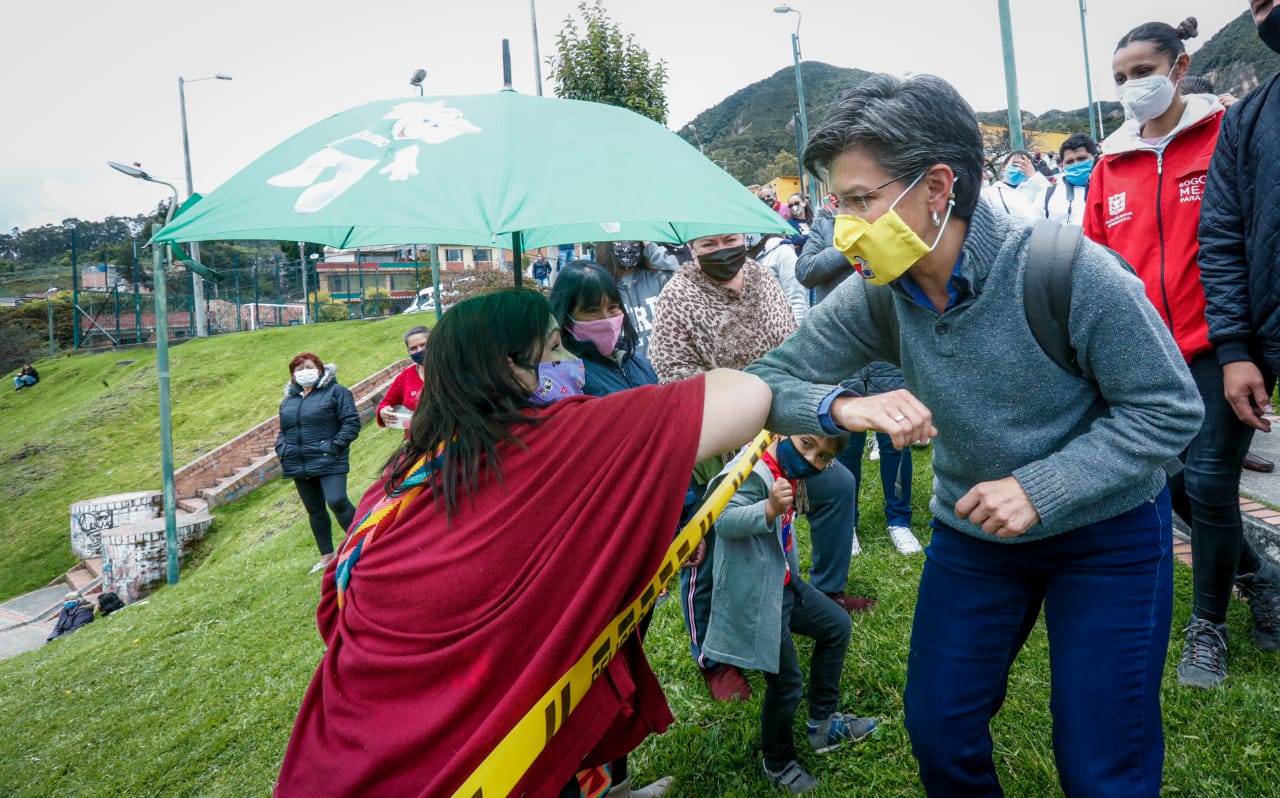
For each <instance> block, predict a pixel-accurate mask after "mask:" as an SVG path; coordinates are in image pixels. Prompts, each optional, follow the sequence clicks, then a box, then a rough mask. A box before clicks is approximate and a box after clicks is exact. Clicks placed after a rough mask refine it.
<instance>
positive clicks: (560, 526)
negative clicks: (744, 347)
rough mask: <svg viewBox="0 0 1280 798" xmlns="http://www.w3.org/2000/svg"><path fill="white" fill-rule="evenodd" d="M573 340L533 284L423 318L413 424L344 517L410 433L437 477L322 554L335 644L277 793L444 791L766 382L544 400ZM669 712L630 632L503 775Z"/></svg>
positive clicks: (625, 594)
mask: <svg viewBox="0 0 1280 798" xmlns="http://www.w3.org/2000/svg"><path fill="white" fill-rule="evenodd" d="M570 357H571V356H570V355H568V354H567V353H565V352H564V351H563V350H562V349H561V348H560V331H559V330H558V329H557V328H556V326H555V321H554V319H553V318H552V316H551V310H550V307H549V306H548V304H547V301H546V300H545V299H544V298H543V297H542V296H541V295H540V294H537V293H534V292H531V291H519V290H514V291H504V292H501V293H497V294H490V295H487V296H481V297H477V298H475V299H471V300H468V301H467V302H463V303H461V304H459V305H457V306H456V307H454V308H453V309H452V310H450V311H449V313H447V314H445V316H444V318H443V319H442V320H441V322H440V324H439V325H438V326H437V327H436V331H435V333H434V334H433V335H432V336H431V346H430V347H429V348H428V350H427V355H426V363H425V364H424V365H425V368H424V372H425V376H426V381H427V384H426V386H425V389H424V391H423V395H422V401H421V404H420V405H419V410H418V412H417V413H416V414H415V415H414V418H413V422H412V426H411V428H410V439H409V440H408V441H406V442H405V444H404V447H403V448H402V449H401V450H400V451H399V452H398V453H397V454H396V456H394V457H393V458H392V459H391V461H390V462H389V463H388V467H387V470H386V473H385V475H384V478H383V479H382V480H380V481H379V482H377V483H376V484H375V485H374V486H373V487H371V488H370V489H369V491H368V492H367V493H366V494H365V496H364V499H363V500H362V501H361V502H360V508H359V510H358V511H357V514H356V517H357V519H363V518H365V516H366V515H368V514H369V513H370V510H371V509H373V508H374V507H376V506H378V505H379V504H386V503H388V502H392V503H394V502H395V495H396V494H397V488H399V487H400V485H401V483H403V482H406V481H408V480H413V479H414V478H415V477H414V466H415V463H417V462H418V461H419V459H420V458H421V456H422V455H424V454H425V453H438V457H437V458H436V460H434V461H433V462H434V466H435V467H434V468H433V469H431V470H430V471H429V472H427V473H428V474H434V477H431V476H428V478H427V481H428V484H429V487H430V489H429V490H426V491H424V492H423V493H422V494H420V495H418V496H417V497H416V498H414V499H412V500H410V501H401V502H400V503H398V504H397V505H396V508H395V509H394V510H393V511H392V512H391V513H388V517H390V518H391V519H392V520H390V522H389V523H386V524H379V526H378V529H377V531H376V533H375V534H373V535H371V536H368V537H364V538H362V537H361V536H360V535H359V532H358V531H357V533H356V534H353V535H352V536H351V537H349V538H348V541H347V543H344V545H343V550H342V552H340V553H339V558H338V560H337V561H335V563H334V565H331V566H330V567H329V568H328V569H327V570H326V572H325V576H324V581H323V588H322V594H321V599H320V606H319V608H318V610H317V613H316V614H317V621H318V625H319V627H320V634H321V637H322V638H323V639H324V641H325V644H326V645H327V646H328V648H327V650H326V652H325V654H324V657H323V659H322V660H321V662H320V666H319V668H318V669H317V670H316V673H315V676H314V677H313V678H312V680H311V684H310V686H309V687H308V689H307V693H306V695H305V697H304V698H303V701H302V707H301V708H300V709H299V712H298V719H297V722H296V724H295V725H294V730H293V735H292V737H291V738H290V741H289V747H288V750H287V751H286V752H285V757H284V762H283V764H282V765H281V771H280V779H279V781H278V782H277V784H276V789H275V795H276V796H278V797H279V798H285V797H286V796H351V795H360V796H367V797H370V798H371V797H373V796H395V798H402V797H405V796H432V797H433V798H434V797H435V796H448V795H452V794H453V792H454V791H455V790H456V789H457V788H458V787H459V786H460V785H461V784H462V783H463V782H464V781H465V780H466V779H467V777H468V776H469V775H470V774H471V773H472V772H473V771H474V770H475V769H476V767H477V766H478V765H479V763H480V762H481V761H482V760H483V759H484V757H485V756H486V755H487V754H488V753H489V752H490V751H491V750H492V749H493V748H494V747H495V746H496V745H497V744H498V742H499V741H501V740H502V739H503V738H504V736H505V735H506V733H507V732H508V731H509V730H510V728H511V727H512V726H513V725H514V724H515V723H516V721H517V720H518V719H519V718H520V717H522V716H523V715H524V713H525V712H526V711H527V710H528V709H529V708H530V707H532V706H533V704H534V702H535V701H537V700H538V699H539V698H541V697H542V695H543V694H544V693H545V692H546V690H547V689H548V688H549V687H550V686H551V685H552V684H553V683H554V682H555V680H556V679H557V678H558V677H559V676H560V675H561V674H562V673H564V672H565V671H566V670H568V668H569V666H570V665H571V664H572V663H573V662H574V661H575V660H576V659H577V658H578V657H579V656H580V655H581V654H582V653H583V652H584V651H585V650H586V648H587V646H588V644H589V643H590V641H591V640H592V639H593V638H594V637H595V635H596V634H597V633H599V631H600V630H601V629H603V628H604V626H605V624H607V623H608V622H609V621H610V620H611V619H612V618H613V617H614V615H616V614H617V613H618V612H619V611H620V610H621V609H622V608H623V606H625V605H626V604H627V603H628V602H630V601H631V600H633V599H634V598H636V597H637V596H638V595H639V594H640V592H641V590H643V587H644V585H645V583H646V582H647V581H648V579H649V578H650V577H651V576H652V574H653V573H654V571H656V570H657V567H658V565H659V563H660V562H661V560H662V557H663V553H664V552H665V550H666V548H667V545H668V544H669V543H670V541H671V530H672V529H673V528H674V527H675V525H676V523H677V520H678V519H679V516H680V509H681V505H682V504H683V501H684V496H685V491H686V488H687V485H686V482H687V474H688V473H689V472H690V470H691V469H692V468H693V464H694V463H695V462H697V461H699V460H701V459H703V458H705V457H708V456H710V455H712V454H715V453H718V452H723V451H727V450H730V449H733V448H735V447H737V446H739V445H741V444H743V443H745V442H746V441H747V440H748V439H750V438H751V436H752V435H754V434H755V433H756V432H757V431H758V430H759V429H760V428H761V427H762V426H763V424H764V419H765V414H766V412H767V411H768V407H769V400H770V394H769V391H768V389H767V388H766V387H765V386H764V384H763V383H762V382H760V381H759V380H758V379H756V378H755V377H751V376H749V375H746V374H741V373H739V372H734V371H728V370H717V371H712V372H709V373H707V374H705V375H699V376H697V377H695V378H693V379H690V380H686V381H683V382H678V383H673V384H670V385H666V386H662V387H658V386H646V387H642V388H637V389H635V390H631V391H625V392H621V393H617V394H614V395H611V396H608V397H604V398H598V399H597V398H587V397H581V396H568V397H567V398H564V399H563V400H561V401H558V402H555V403H554V404H550V405H543V404H541V401H544V400H545V399H546V398H550V397H551V396H558V395H561V394H572V393H574V392H575V391H574V389H573V388H572V387H571V383H572V382H573V381H574V379H575V376H576V375H575V369H574V368H573V367H572V364H571V363H568V362H567V361H568V359H569V358H570ZM579 365H580V364H579ZM577 375H580V371H578V372H577ZM580 387H581V386H580V384H579V385H578V389H580ZM442 444H443V446H442ZM584 463H591V464H592V467H590V468H584V467H583V465H584ZM416 478H417V479H421V478H422V477H421V471H419V473H418V476H417V477H416ZM617 485H627V486H628V489H627V490H625V491H620V490H616V486H617ZM356 526H357V530H359V529H360V527H361V524H360V521H359V520H357V525H356ZM357 543H359V545H356V544H357ZM339 585H341V589H340V588H339ZM339 593H341V596H339ZM671 719H672V718H671V713H670V710H669V709H668V708H667V705H666V700H665V698H664V697H663V695H662V690H661V688H660V687H659V686H658V683H657V681H656V679H655V678H654V675H653V673H652V671H651V670H650V669H649V666H648V663H647V662H646V661H645V658H644V653H643V651H642V650H641V649H640V646H639V644H638V642H636V640H635V637H634V636H632V637H631V638H630V639H629V640H628V642H627V643H626V644H625V645H623V646H622V649H621V650H620V651H619V653H618V655H617V657H616V658H615V659H614V660H613V662H612V663H611V664H610V665H609V666H608V667H607V668H606V669H605V672H604V674H603V675H602V676H601V678H599V679H598V680H597V681H596V682H595V683H594V684H593V685H592V687H591V689H590V690H589V691H588V692H587V694H586V695H585V696H584V697H583V699H582V703H581V704H580V705H579V706H578V708H577V709H576V710H575V711H574V712H573V714H572V715H570V716H569V718H568V720H567V721H566V722H565V724H564V725H563V727H562V728H561V729H560V730H559V731H558V732H557V733H556V735H555V736H554V737H553V738H552V739H551V741H550V743H549V744H548V745H547V747H546V748H545V749H544V750H543V751H542V753H541V754H540V755H539V756H538V758H537V760H536V761H535V762H534V764H533V766H532V767H531V768H530V769H529V770H528V771H527V772H526V773H525V774H524V776H523V777H522V778H521V780H520V781H519V783H518V784H517V786H516V789H515V790H514V791H513V792H512V794H513V795H525V796H557V795H559V794H560V791H561V789H562V788H563V787H564V786H565V785H566V784H568V783H569V782H570V780H571V779H572V778H573V775H574V773H575V772H576V771H577V770H579V769H582V768H583V767H591V766H595V765H600V764H603V763H605V762H609V761H612V760H614V759H617V758H618V757H620V756H622V755H624V754H626V752H628V751H630V750H631V749H632V748H634V747H635V746H636V745H637V744H638V743H639V742H640V741H641V740H643V739H644V737H645V736H646V735H647V734H649V733H651V732H661V731H663V730H664V729H665V728H666V726H667V725H668V724H669V723H670V722H671Z"/></svg>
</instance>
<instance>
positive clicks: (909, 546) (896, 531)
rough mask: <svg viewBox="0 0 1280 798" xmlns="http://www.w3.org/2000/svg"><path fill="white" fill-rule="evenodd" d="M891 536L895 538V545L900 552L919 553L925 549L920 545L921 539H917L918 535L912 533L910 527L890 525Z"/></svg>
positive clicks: (892, 538)
mask: <svg viewBox="0 0 1280 798" xmlns="http://www.w3.org/2000/svg"><path fill="white" fill-rule="evenodd" d="M889 538H890V539H891V540H893V546H894V548H896V549H897V550H898V553H899V554H919V553H920V552H922V551H924V549H922V548H921V547H920V541H918V540H916V536H915V535H913V534H911V529H910V527H905V526H891V527H889Z"/></svg>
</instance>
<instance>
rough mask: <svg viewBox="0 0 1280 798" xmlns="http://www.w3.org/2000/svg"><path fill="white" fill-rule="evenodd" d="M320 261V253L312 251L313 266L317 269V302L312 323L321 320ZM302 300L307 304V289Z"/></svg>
mask: <svg viewBox="0 0 1280 798" xmlns="http://www.w3.org/2000/svg"><path fill="white" fill-rule="evenodd" d="M319 263H320V255H319V253H316V252H312V253H311V268H312V269H315V270H316V302H315V304H314V305H313V306H312V311H311V323H312V324H315V323H316V322H318V321H320V270H319V268H318V265H319ZM304 268H305V267H304ZM302 301H303V303H304V304H305V303H306V301H307V295H306V292H305V291H304V292H303V294H302Z"/></svg>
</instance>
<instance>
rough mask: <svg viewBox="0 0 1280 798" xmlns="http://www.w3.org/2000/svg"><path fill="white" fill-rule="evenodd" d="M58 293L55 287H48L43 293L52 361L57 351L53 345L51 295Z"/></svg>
mask: <svg viewBox="0 0 1280 798" xmlns="http://www.w3.org/2000/svg"><path fill="white" fill-rule="evenodd" d="M56 293H58V288H57V286H52V285H51V286H49V290H48V291H45V292H44V304H45V307H46V308H48V310H49V359H50V360H53V358H54V356H55V355H57V354H58V350H57V349H55V348H54V344H53V295H54V294H56Z"/></svg>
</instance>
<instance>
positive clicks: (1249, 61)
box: [1191, 11, 1280, 97]
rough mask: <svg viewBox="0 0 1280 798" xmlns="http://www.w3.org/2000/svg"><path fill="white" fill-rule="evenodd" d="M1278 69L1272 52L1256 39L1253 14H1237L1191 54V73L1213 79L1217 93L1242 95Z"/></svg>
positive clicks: (1278, 61)
mask: <svg viewBox="0 0 1280 798" xmlns="http://www.w3.org/2000/svg"><path fill="white" fill-rule="evenodd" d="M1277 70H1280V55H1276V54H1275V53H1273V52H1271V50H1270V49H1269V48H1268V47H1267V46H1266V45H1265V44H1263V43H1262V40H1261V39H1259V38H1258V30H1257V28H1255V27H1254V24H1253V15H1252V14H1250V13H1249V12H1247V11H1246V12H1245V13H1243V14H1241V15H1240V16H1239V17H1236V18H1235V19H1233V20H1232V21H1231V22H1228V23H1227V24H1226V25H1225V26H1224V27H1223V28H1222V30H1220V31H1218V32H1217V33H1215V34H1214V35H1213V38H1211V39H1209V41H1207V42H1205V45H1204V47H1202V48H1200V50H1199V51H1198V52H1197V53H1196V54H1195V55H1193V56H1192V57H1191V74H1192V75H1203V76H1205V77H1207V78H1208V79H1209V80H1211V81H1213V87H1214V88H1215V89H1216V90H1217V91H1219V92H1228V93H1231V94H1234V95H1235V96H1237V97H1243V96H1245V95H1246V94H1248V93H1249V92H1251V91H1253V88H1254V87H1255V86H1257V85H1258V84H1259V83H1261V82H1262V81H1264V80H1266V79H1267V78H1269V77H1271V75H1273V74H1275V72H1276V71H1277Z"/></svg>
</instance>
